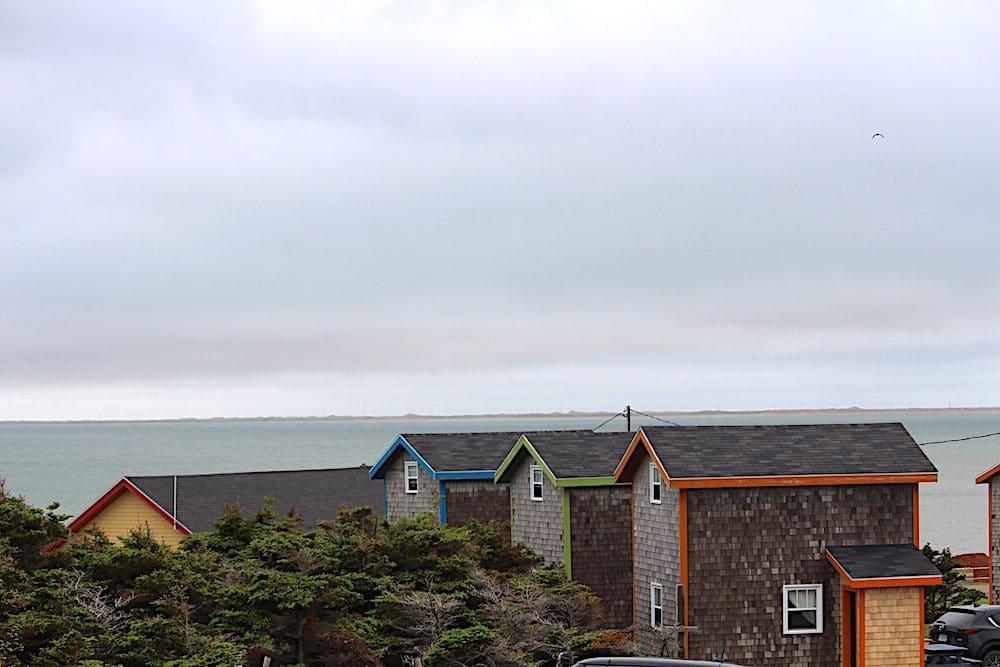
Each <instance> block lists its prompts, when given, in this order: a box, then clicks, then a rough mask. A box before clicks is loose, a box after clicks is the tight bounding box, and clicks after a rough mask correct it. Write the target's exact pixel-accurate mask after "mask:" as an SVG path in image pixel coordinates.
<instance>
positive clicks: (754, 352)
mask: <svg viewBox="0 0 1000 667" xmlns="http://www.w3.org/2000/svg"><path fill="white" fill-rule="evenodd" d="M144 4H145V3H136V2H87V3H39V2H33V1H25V2H4V3H2V4H0V419H66V418H144V417H178V416H200V417H206V416H216V415H226V416H252V415H325V414H370V415H371V414H401V413H408V412H419V413H438V414H451V413H479V412H501V411H550V410H570V409H580V410H588V409H610V410H618V409H621V407H622V406H623V405H624V404H625V403H631V404H632V405H634V406H636V407H638V408H639V409H647V410H662V409H665V408H666V409H678V410H696V409H715V408H721V409H754V408H772V407H779V408H781V407H785V408H798V407H834V406H839V407H845V406H849V405H859V406H864V407H890V406H892V407H897V408H898V407H903V406H947V405H949V404H951V405H956V406H957V405H966V406H978V405H1000V381H998V379H1000V354H998V352H1000V350H998V344H1000V292H998V288H1000V257H998V253H997V250H998V248H1000V183H998V180H1000V81H998V73H1000V57H998V56H1000V41H998V40H997V38H996V27H997V26H998V25H1000V5H997V4H995V3H985V2H983V3H970V4H963V3H957V2H949V3H936V2H935V3H925V2H919V1H916V0H907V1H906V2H894V3H885V4H881V5H879V4H877V3H868V2H864V3H857V4H853V5H851V4H847V3H839V2H838V3H822V4H819V5H815V6H810V5H809V4H807V3H790V2H789V3H779V4H774V5H767V4H766V3H722V4H719V5H712V4H711V3H707V2H698V3H690V2H684V3H676V4H667V3H660V2H654V3H649V4H648V5H646V4H629V3H618V2H616V3H609V2H593V3H584V2H567V3H560V2H546V3H533V4H531V5H527V4H524V5H521V6H519V7H518V6H515V5H516V4H517V3H507V2H503V3H501V2H497V3H491V2H469V1H461V2H454V3H450V2H429V3H419V2H401V3H398V5H397V4H395V3H374V2H370V3H358V5H341V3H330V2H317V3H314V4H312V3H304V2H303V3H289V2H285V1H279V2H274V3H259V4H256V5H254V4H253V3H250V2H238V3H232V4H226V3H206V2H197V3H190V4H188V5H184V4H182V3H155V4H154V3H149V4H148V5H146V6H143V5H144ZM876 132H878V133H881V134H883V135H884V138H881V137H875V138H872V134H873V133H876Z"/></svg>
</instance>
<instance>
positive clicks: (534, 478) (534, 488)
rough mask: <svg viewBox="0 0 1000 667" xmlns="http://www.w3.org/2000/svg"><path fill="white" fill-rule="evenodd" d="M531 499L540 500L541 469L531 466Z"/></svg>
mask: <svg viewBox="0 0 1000 667" xmlns="http://www.w3.org/2000/svg"><path fill="white" fill-rule="evenodd" d="M531 499H532V500H542V469H541V468H540V467H539V466H531Z"/></svg>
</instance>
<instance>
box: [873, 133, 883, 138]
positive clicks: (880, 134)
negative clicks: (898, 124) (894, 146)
mask: <svg viewBox="0 0 1000 667" xmlns="http://www.w3.org/2000/svg"><path fill="white" fill-rule="evenodd" d="M875 137H882V138H883V139H885V135H884V134H882V133H881V132H876V133H875V134H873V135H872V139H874V138H875Z"/></svg>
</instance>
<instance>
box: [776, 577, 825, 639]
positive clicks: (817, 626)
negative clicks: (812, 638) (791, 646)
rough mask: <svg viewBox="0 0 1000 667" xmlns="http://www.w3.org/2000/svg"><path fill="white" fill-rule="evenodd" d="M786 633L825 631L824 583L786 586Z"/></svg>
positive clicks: (784, 608)
mask: <svg viewBox="0 0 1000 667" xmlns="http://www.w3.org/2000/svg"><path fill="white" fill-rule="evenodd" d="M783 596H784V598H785V599H784V604H783V615H784V630H785V634H786V635H800V634H808V633H817V632H823V585H822V584H802V585H795V586H785V587H784V591H783Z"/></svg>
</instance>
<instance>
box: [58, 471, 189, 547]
mask: <svg viewBox="0 0 1000 667" xmlns="http://www.w3.org/2000/svg"><path fill="white" fill-rule="evenodd" d="M123 493H134V494H135V495H136V496H137V497H138V498H139V499H140V500H142V501H143V502H145V503H146V504H147V505H149V507H150V508H151V509H152V510H153V511H154V512H156V513H157V514H159V515H160V516H162V517H163V518H164V519H166V520H167V521H168V522H170V524H171V525H173V524H176V525H177V529H178V530H179V531H180V532H181V533H182V534H184V535H190V534H191V531H190V530H188V527H187V526H185V525H184V524H183V523H181V522H180V521H178V520H177V519H176V518H175V517H174V516H173V515H172V514H171V513H170V512H168V511H167V510H165V509H163V508H162V507H160V505H158V504H157V503H156V501H154V500H153V499H152V498H150V497H149V496H147V495H146V494H145V493H143V492H142V491H141V490H140V489H139V487H137V486H136V485H135V484H133V483H132V482H130V481H129V480H128V478H127V477H122V478H121V480H120V481H119V482H118V483H117V484H115V485H114V486H113V487H111V489H109V490H108V492H107V493H105V494H104V495H103V496H101V497H100V498H99V499H98V500H97V502H95V503H94V504H93V505H91V506H90V507H88V508H87V509H86V510H84V511H83V513H82V514H81V515H80V516H78V517H76V518H75V519H73V521H71V522H70V524H69V525H68V526H67V528H69V531H70V532H71V533H78V532H80V531H81V530H83V528H84V527H85V526H86V525H87V524H88V523H90V522H91V521H93V520H94V519H95V518H97V516H98V515H99V514H100V513H101V512H103V511H104V510H105V509H107V508H108V506H109V505H110V504H111V503H112V502H114V501H115V500H116V499H117V498H118V496H120V495H122V494H123Z"/></svg>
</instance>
